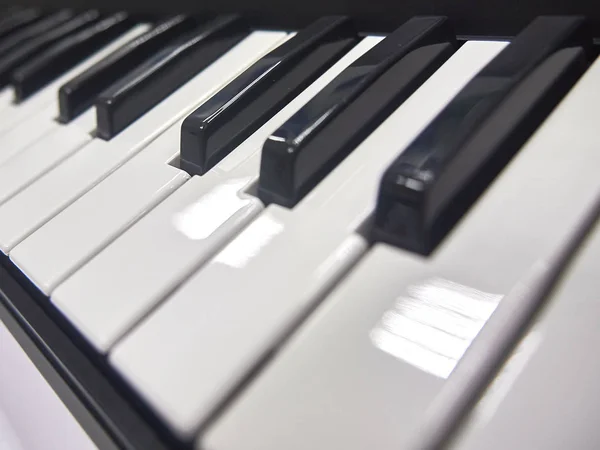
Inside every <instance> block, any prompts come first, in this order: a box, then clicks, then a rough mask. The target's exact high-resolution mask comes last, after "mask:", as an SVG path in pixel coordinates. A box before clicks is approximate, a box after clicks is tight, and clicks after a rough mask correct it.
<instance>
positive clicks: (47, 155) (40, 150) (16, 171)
mask: <svg viewBox="0 0 600 450" xmlns="http://www.w3.org/2000/svg"><path fill="white" fill-rule="evenodd" d="M95 127H96V115H95V110H93V109H89V110H87V111H86V112H85V113H83V114H82V115H81V116H79V117H78V118H77V119H75V120H73V121H72V122H71V123H69V125H59V124H57V123H54V124H52V128H51V130H50V131H49V132H48V133H47V134H46V135H45V136H43V138H42V139H39V140H38V141H37V142H36V143H34V144H32V145H30V146H28V147H26V148H24V149H19V150H20V151H16V152H13V153H14V154H13V155H12V156H11V157H9V158H6V159H5V160H4V161H3V162H0V205H1V204H2V203H4V202H6V201H7V200H9V199H10V198H11V197H13V196H14V195H16V194H18V193H19V192H20V191H22V190H23V189H24V188H26V187H27V186H29V185H30V184H31V183H33V182H34V181H35V180H37V179H38V178H40V177H41V176H42V175H43V174H44V173H45V172H47V171H49V170H51V169H52V168H54V167H56V166H57V165H58V164H60V163H61V162H62V161H64V160H65V159H66V158H67V157H69V156H71V155H72V154H73V153H75V152H76V151H77V150H79V149H81V148H82V147H83V146H84V145H86V144H87V143H89V142H90V141H91V140H92V134H91V132H92V131H93V130H94V128H95ZM21 131H23V132H25V133H26V132H27V131H26V130H21Z"/></svg>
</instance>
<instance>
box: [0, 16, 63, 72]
mask: <svg viewBox="0 0 600 450" xmlns="http://www.w3.org/2000/svg"><path fill="white" fill-rule="evenodd" d="M74 16H75V13H74V12H73V11H71V10H62V11H58V12H56V13H53V14H50V15H48V16H44V17H43V18H41V19H40V20H38V21H35V22H34V23H32V24H30V25H27V26H26V27H23V28H22V29H20V30H18V31H15V32H14V33H11V34H10V35H8V36H6V37H5V38H4V39H2V40H1V41H0V58H1V57H2V56H3V55H6V54H7V53H8V52H10V51H11V50H13V49H15V48H17V47H18V46H19V45H21V44H23V43H24V42H27V41H28V40H30V39H32V38H34V37H37V36H40V35H42V34H44V33H47V32H48V31H50V30H52V29H53V28H56V27H58V26H59V25H62V24H64V23H65V22H67V21H69V20H71V19H72V18H73V17H74ZM0 63H1V59H0Z"/></svg>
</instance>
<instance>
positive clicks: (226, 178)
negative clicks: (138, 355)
mask: <svg viewBox="0 0 600 450" xmlns="http://www.w3.org/2000/svg"><path fill="white" fill-rule="evenodd" d="M379 40H381V39H380V38H372V39H370V38H367V39H366V40H363V41H362V43H360V44H358V45H357V46H356V47H355V48H354V49H353V50H352V51H351V52H349V53H348V54H347V55H346V56H345V57H344V58H342V59H341V60H340V61H339V62H338V63H337V64H335V65H334V66H333V67H332V68H331V69H330V70H329V71H327V73H326V74H324V75H323V76H322V77H320V78H319V79H318V80H317V81H315V83H313V84H312V86H310V87H309V88H307V89H306V91H305V92H303V93H302V94H301V95H299V96H298V97H297V98H296V99H294V100H293V101H292V102H291V103H290V104H288V105H287V106H286V107H285V108H284V109H282V111H281V112H280V113H278V114H277V115H276V116H275V117H274V118H273V119H271V120H270V121H269V122H268V123H266V124H265V125H264V126H263V127H261V129H260V130H258V131H257V132H256V133H254V134H253V135H252V136H251V137H250V138H249V139H247V140H246V141H245V142H244V143H243V144H242V145H240V146H239V147H238V148H237V149H236V150H235V151H234V152H232V153H231V154H230V156H229V157H227V158H225V159H224V160H223V161H222V162H221V163H220V164H218V165H217V166H216V167H215V168H214V169H213V170H211V171H210V172H208V173H207V174H206V175H204V176H202V177H198V176H195V177H193V178H192V179H191V180H190V181H189V182H188V183H187V184H186V185H185V186H183V187H182V188H181V189H179V190H178V191H177V192H176V193H175V194H174V195H173V196H172V197H171V198H169V199H168V200H167V201H165V202H164V203H162V204H161V205H159V206H158V207H157V208H156V209H154V210H153V211H151V212H150V213H149V214H148V216H147V217H145V218H144V219H143V220H142V221H140V223H137V224H136V225H134V226H133V227H132V228H131V229H130V230H128V231H127V232H126V233H124V234H123V235H122V236H121V237H120V238H119V239H117V241H116V242H115V243H114V244H113V245H110V246H109V247H108V248H107V249H106V250H105V251H104V252H102V253H101V254H100V255H99V256H98V257H97V258H95V259H94V260H92V261H91V262H90V263H89V264H88V265H87V266H85V267H83V268H82V269H81V270H80V271H79V272H77V273H76V274H75V276H73V277H72V278H71V279H69V280H68V281H67V282H65V283H64V284H63V285H62V286H60V287H59V288H58V289H57V290H56V291H55V292H54V293H53V294H52V301H53V302H54V303H55V304H56V305H57V306H58V307H59V308H60V309H61V311H63V313H64V314H66V315H67V317H69V318H70V319H71V320H72V321H73V323H75V324H77V326H78V327H80V328H81V329H82V330H85V335H86V337H87V338H88V339H89V340H90V341H91V342H92V344H93V345H94V346H95V347H96V348H97V349H98V350H100V351H102V352H106V351H107V350H108V349H109V348H110V346H112V345H113V344H114V343H115V342H116V341H117V339H118V338H120V337H121V336H122V335H123V334H124V333H125V332H126V331H127V330H128V329H130V328H131V326H132V325H133V324H135V323H136V322H137V321H138V320H139V319H140V318H141V317H143V316H144V315H146V314H147V313H148V312H149V311H150V310H151V309H152V308H153V307H154V306H155V305H156V303H158V302H159V301H160V300H162V299H163V298H164V296H165V295H166V294H167V293H169V292H170V291H172V290H173V289H174V288H175V287H176V286H177V285H178V284H180V283H181V282H182V281H183V280H184V279H185V277H187V276H189V274H190V273H192V272H193V271H194V269H195V268H196V267H198V266H199V265H200V264H201V263H202V262H204V261H206V260H207V259H208V258H210V256H212V255H213V254H214V253H215V252H216V251H217V250H218V249H219V248H220V247H222V246H223V245H224V244H225V243H226V242H227V240H228V239H230V238H231V237H232V236H234V235H235V234H236V233H238V232H239V231H241V229H242V228H243V227H244V226H245V225H247V224H248V222H249V221H250V220H252V219H253V218H254V217H255V216H256V215H257V214H259V213H260V211H262V209H263V208H264V207H263V205H262V203H261V202H260V201H259V200H258V199H257V198H254V197H252V196H251V195H248V194H245V190H246V189H247V188H248V187H249V186H251V184H252V183H253V182H254V181H255V180H256V178H257V177H258V170H259V166H258V164H259V161H260V148H261V143H262V142H263V141H264V140H265V139H266V137H267V136H268V135H269V134H270V133H271V132H272V131H273V130H274V129H275V128H277V126H278V125H279V124H281V123H282V122H283V121H285V120H286V119H287V118H288V117H290V116H291V115H292V114H293V113H294V112H295V111H297V110H298V109H299V108H300V107H301V106H302V105H303V104H305V103H306V102H307V101H308V100H309V99H310V98H311V97H312V96H313V95H315V94H316V93H317V92H318V91H319V90H320V89H321V88H322V87H324V86H325V85H326V84H327V83H328V82H329V81H331V80H332V79H333V78H334V77H335V76H336V75H337V74H339V73H340V72H341V71H342V70H343V69H344V68H345V67H347V66H348V65H349V64H350V63H351V62H352V61H353V60H354V59H356V58H358V57H359V56H360V55H361V54H363V53H364V52H366V51H367V50H368V49H369V48H371V47H373V46H374V45H375V44H376V43H377V42H378V41H379ZM179 129H180V125H179V126H176V127H174V128H173V129H172V130H169V131H168V132H167V133H165V134H164V135H163V136H161V138H159V139H157V140H156V141H155V142H153V143H152V144H151V145H150V146H149V147H148V149H147V150H145V151H143V152H142V153H141V154H140V155H139V157H144V155H145V154H147V153H148V152H150V151H153V150H152V149H153V148H155V149H156V150H157V151H163V152H165V153H167V152H168V153H169V154H170V155H171V156H175V155H176V154H177V152H178V144H179ZM162 149H164V150H162ZM131 162H132V163H133V162H134V161H133V160H132V161H131ZM236 163H237V164H236ZM123 169H126V167H123V168H122V169H120V170H119V171H117V172H116V173H115V174H114V176H118V175H119V172H121V171H122V170H123ZM132 170H136V169H135V168H132ZM141 173H145V172H141ZM106 181H109V180H106ZM105 185H106V182H104V183H102V184H101V185H100V186H98V188H99V189H103V188H104V186H105ZM159 186H160V185H158V187H159ZM107 188H108V187H107ZM123 188H124V185H123V184H119V185H116V184H115V185H113V186H110V189H111V190H110V193H108V192H107V194H106V195H107V196H110V197H107V196H105V198H110V199H111V201H114V202H116V201H119V196H121V195H129V194H124V193H123ZM149 192H150V191H149ZM90 194H92V193H90ZM151 194H152V198H155V197H156V194H157V192H151ZM87 198H88V196H85V197H84V198H82V199H81V202H79V203H81V204H83V203H84V202H85V204H86V205H88V206H87V208H86V209H87V211H90V209H91V208H93V207H94V203H93V202H89V201H88V200H87ZM144 200H145V202H142V203H140V205H139V206H138V208H145V207H146V205H147V200H146V199H144ZM73 206H77V205H73ZM71 209H72V208H69V210H67V211H65V214H62V215H59V216H58V217H56V219H55V220H53V221H52V222H50V223H48V225H47V226H46V227H43V228H41V229H40V230H39V233H36V235H37V234H39V235H40V237H39V239H37V238H36V236H35V235H34V236H32V238H35V240H36V242H35V244H32V245H31V248H32V249H42V248H43V247H42V245H44V243H45V245H46V247H48V246H49V244H48V243H49V242H52V241H53V240H54V241H56V240H58V241H59V242H61V243H62V244H63V245H68V246H69V249H71V248H73V247H72V246H71V242H70V241H71V239H70V230H74V228H73V227H74V226H77V223H78V221H79V220H82V219H83V216H84V214H79V211H77V212H78V214H77V215H76V216H75V215H69V214H68V213H69V212H70V210H71ZM132 211H135V209H133V208H132ZM62 216H65V217H66V220H63V219H62ZM114 217H115V218H117V217H118V215H117V213H116V212H115V213H114ZM55 222H58V223H59V225H57V226H56V227H55V226H54V225H53V224H54V223H55ZM122 223H126V222H122ZM46 230H49V231H48V232H46ZM59 233H60V234H59ZM98 238H99V236H98V235H93V234H90V235H89V236H86V237H85V239H86V240H87V241H88V242H90V243H94V242H95V241H97V240H98ZM29 241H31V239H28V240H27V241H26V242H24V243H23V247H25V246H26V247H27V248H29V244H28V243H29ZM155 242H160V243H161V251H160V257H156V247H155V245H154V243H155ZM50 245H51V244H50ZM18 250H19V248H17V249H16V251H15V253H16V254H18ZM56 250H58V249H57V248H54V249H49V250H48V251H46V252H45V253H44V254H42V253H40V252H39V251H38V252H37V253H34V252H33V250H32V251H31V252H30V254H31V256H30V257H29V261H30V262H33V261H35V260H38V261H39V260H40V257H41V258H42V259H43V260H44V261H45V262H46V264H45V267H48V268H50V266H51V265H54V264H56V257H55V256H54V253H56ZM78 250H79V249H75V248H73V250H71V252H75V251H78ZM74 259H75V258H73V260H74ZM115 261H118V263H117V264H115ZM30 265H31V264H30ZM59 265H60V262H59ZM128 268H129V269H128ZM134 268H135V269H134ZM38 272H40V273H43V272H42V270H38ZM98 273H103V274H104V276H103V277H101V278H98ZM105 276H106V277H109V278H110V279H111V280H113V282H112V283H110V284H107V283H104V277H105ZM82 289H85V290H86V291H88V292H89V291H90V290H91V291H93V292H94V294H93V296H86V297H85V300H82V299H83V297H82V296H81V295H80V294H81V291H82ZM107 302H108V303H107Z"/></svg>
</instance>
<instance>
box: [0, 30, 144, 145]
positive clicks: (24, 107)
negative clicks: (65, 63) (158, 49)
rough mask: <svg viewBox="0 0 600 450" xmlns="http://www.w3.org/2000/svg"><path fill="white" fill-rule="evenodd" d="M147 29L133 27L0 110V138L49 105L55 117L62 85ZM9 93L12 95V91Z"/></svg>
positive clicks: (2, 98) (3, 94) (3, 95)
mask: <svg viewBox="0 0 600 450" xmlns="http://www.w3.org/2000/svg"><path fill="white" fill-rule="evenodd" d="M149 29H150V26H149V25H146V24H142V25H137V26H135V27H134V28H132V29H131V30H129V31H128V32H127V33H124V34H123V35H122V36H121V37H119V38H117V39H115V40H114V41H113V42H111V43H110V44H108V45H107V46H105V47H104V48H102V50H100V51H98V52H97V53H94V54H93V55H92V56H90V57H89V58H87V59H85V60H84V61H83V62H81V63H80V64H78V65H77V66H75V67H74V68H72V69H71V70H69V71H67V72H65V73H64V74H63V75H61V76H60V77H58V78H57V79H56V80H54V81H53V82H51V83H50V84H48V85H47V86H46V87H44V88H43V89H41V90H40V91H39V92H37V93H36V94H34V95H32V96H31V97H29V98H28V99H26V100H25V101H24V102H21V103H19V104H10V105H9V106H8V107H6V108H3V109H0V137H4V136H3V134H2V133H5V132H8V131H9V130H11V129H13V128H14V127H15V126H18V125H19V124H21V123H23V122H26V121H27V120H28V119H29V118H31V117H32V116H33V115H35V114H37V113H38V112H39V111H41V110H43V109H45V108H46V107H48V106H50V105H55V106H54V107H55V115H56V116H57V115H58V109H56V108H57V107H58V106H57V101H58V100H57V92H58V89H59V88H60V87H61V86H62V85H63V84H65V83H66V82H67V81H69V80H70V79H71V78H73V77H75V76H76V75H78V74H80V73H81V72H83V71H85V70H87V69H88V68H90V67H91V66H93V65H94V64H96V63H97V62H98V61H100V60H102V59H103V58H105V57H106V56H108V55H109V54H111V53H112V52H114V51H115V50H117V49H118V48H119V47H121V46H123V45H124V44H125V43H127V42H129V41H130V40H132V39H134V38H136V37H137V36H139V35H141V34H142V33H144V32H146V31H148V30H149ZM9 92H10V94H11V95H12V90H11V91H9ZM7 95H8V93H6V92H3V93H2V96H1V99H0V101H2V100H4V99H5V98H6V96H7Z"/></svg>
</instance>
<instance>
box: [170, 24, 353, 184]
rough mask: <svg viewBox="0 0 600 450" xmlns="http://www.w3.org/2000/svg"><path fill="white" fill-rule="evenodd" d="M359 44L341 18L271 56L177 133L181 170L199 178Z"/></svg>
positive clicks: (315, 28)
mask: <svg viewBox="0 0 600 450" xmlns="http://www.w3.org/2000/svg"><path fill="white" fill-rule="evenodd" d="M357 42H358V37H357V35H356V32H355V31H354V28H353V26H352V24H351V23H350V21H348V20H347V19H346V18H345V17H325V18H322V19H320V20H318V21H316V22H314V23H313V24H312V25H310V26H308V27H307V28H305V29H304V30H302V31H300V32H298V34H296V35H295V36H294V37H293V38H291V39H290V40H288V41H286V42H284V43H283V44H282V45H280V46H279V47H277V48H276V49H275V50H273V51H271V52H270V53H269V54H268V55H266V56H265V57H263V58H262V59H260V60H259V61H258V62H256V63H255V64H254V65H252V66H251V67H250V68H249V69H247V70H246V71H245V72H244V73H242V74H241V75H240V76H239V77H237V78H236V79H235V80H233V81H232V82H231V83H229V84H228V85H227V86H226V87H225V88H223V89H222V90H221V91H220V92H218V93H217V94H216V95H214V96H213V97H212V98H210V99H209V100H208V101H207V102H205V103H204V104H203V105H202V106H200V107H199V108H198V109H197V110H196V111H194V112H193V113H192V114H191V115H190V116H188V117H187V118H186V119H185V120H184V122H183V125H182V127H181V152H180V165H181V168H182V169H184V170H186V171H187V172H189V173H190V174H203V173H205V172H206V171H207V170H209V169H210V168H211V167H213V166H214V165H215V164H217V163H218V162H219V161H220V160H221V159H223V158H224V157H225V156H227V154H229V152H231V151H232V150H233V149H234V148H235V147H236V146H237V145H239V144H240V143H241V142H242V141H244V140H245V139H246V138H247V137H248V136H250V135H251V134H252V133H253V132H254V131H256V130H257V129H258V128H259V127H261V126H262V125H263V124H264V123H265V122H266V121H267V120H269V119H270V118H271V117H272V116H273V115H274V114H275V113H276V112H277V111H279V110H280V109H281V108H282V107H283V106H285V105H286V104H287V103H289V102H290V100H292V99H293V98H294V97H295V96H296V95H298V94H299V93H300V92H301V91H302V90H304V89H305V88H306V87H307V86H308V85H309V84H310V83H312V82H313V81H314V80H315V79H316V78H318V77H319V76H320V75H321V74H322V73H323V72H325V71H326V70H327V69H329V68H330V67H331V66H332V65H333V64H334V63H335V62H336V61H337V60H338V59H339V58H340V57H342V56H343V55H344V54H345V53H346V52H347V51H348V50H350V48H351V47H352V46H354V45H355V44H356V43H357Z"/></svg>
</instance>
